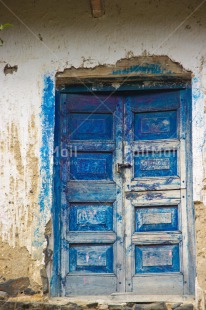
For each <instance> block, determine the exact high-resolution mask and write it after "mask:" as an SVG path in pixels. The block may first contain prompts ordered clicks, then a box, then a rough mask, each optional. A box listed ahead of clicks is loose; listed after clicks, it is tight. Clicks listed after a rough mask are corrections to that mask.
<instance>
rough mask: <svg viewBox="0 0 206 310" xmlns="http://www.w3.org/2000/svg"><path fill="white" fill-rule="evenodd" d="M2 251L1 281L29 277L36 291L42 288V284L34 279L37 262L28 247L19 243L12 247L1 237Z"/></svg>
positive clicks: (0, 246) (0, 259)
mask: <svg viewBox="0 0 206 310" xmlns="http://www.w3.org/2000/svg"><path fill="white" fill-rule="evenodd" d="M0 253H1V254H0V283H3V282H5V281H8V280H10V279H18V278H21V277H28V278H29V279H30V284H31V288H32V289H33V290H35V291H39V290H41V286H40V285H39V284H38V283H36V282H35V281H34V280H33V278H34V270H35V269H36V268H37V266H36V262H35V260H33V259H32V258H31V255H30V254H29V252H28V250H27V249H26V247H20V246H17V245H16V246H15V247H11V246H10V245H9V244H8V243H7V242H2V240H1V239H0Z"/></svg>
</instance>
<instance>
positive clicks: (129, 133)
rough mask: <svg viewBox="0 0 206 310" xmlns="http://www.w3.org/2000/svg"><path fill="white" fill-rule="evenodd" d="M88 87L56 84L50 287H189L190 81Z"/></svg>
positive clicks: (156, 290)
mask: <svg viewBox="0 0 206 310" xmlns="http://www.w3.org/2000/svg"><path fill="white" fill-rule="evenodd" d="M92 88H93V85H87V86H86V87H82V86H78V85H75V86H67V87H64V88H61V90H58V91H57V92H56V122H55V149H56V148H58V151H59V154H58V155H59V156H56V154H55V156H54V200H53V201H54V203H53V212H52V215H53V231H54V255H53V276H52V280H51V295H52V296H65V295H70V294H90V295H92V294H93V295H95V294H100V295H101V294H109V293H115V292H133V293H134V294H141V295H145V294H151V295H153V294H180V295H193V294H194V279H195V259H194V253H195V251H194V214H193V205H192V151H191V114H192V112H191V88H190V83H189V82H184V81H183V82H181V83H180V82H178V81H176V82H175V83H171V82H168V81H164V83H162V82H161V83H159V85H158V86H157V83H156V82H155V83H154V85H153V86H152V84H150V86H148V87H143V86H142V83H139V84H138V83H134V84H127V85H123V86H122V89H121V88H120V89H119V90H118V92H116V93H115V94H114V95H113V96H111V97H110V98H109V99H107V100H105V99H106V98H107V97H108V96H109V92H110V91H111V90H112V86H110V85H108V84H107V86H104V87H102V86H101V87H99V89H98V91H97V92H96V93H95V96H96V97H95V96H94V93H93V94H92V95H91V93H89V90H91V92H93V91H92ZM96 89H97V87H96ZM134 89H135V91H134ZM95 98H96V99H95ZM97 98H100V104H99V101H98V100H99V99H97ZM91 115H92V116H91ZM117 120H118V121H117ZM171 150H172V152H171ZM186 153H187V156H185V154H186ZM117 163H126V164H129V165H131V168H126V169H122V171H120V172H117V170H116V165H117ZM69 169H70V170H69ZM79 184H81V186H79ZM82 185H83V187H82ZM91 185H92V186H91ZM91 188H92V190H91ZM105 193H106V194H105ZM68 206H69V207H68ZM68 209H69V212H68ZM68 227H69V228H68ZM183 262H185V263H183ZM99 283H101V285H100V286H99ZM103 283H105V285H103ZM157 283H160V285H159V287H158V286H157ZM166 287H167V289H165V288H166ZM163 289H164V292H162V290H163ZM145 292H146V293H145Z"/></svg>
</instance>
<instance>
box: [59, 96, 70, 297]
mask: <svg viewBox="0 0 206 310" xmlns="http://www.w3.org/2000/svg"><path fill="white" fill-rule="evenodd" d="M65 99H66V98H65V95H62V96H61V109H60V120H61V121H60V128H61V141H60V145H59V146H58V147H59V156H60V163H61V164H60V166H61V175H60V177H61V220H60V225H61V240H62V242H61V295H62V296H64V295H65V280H66V265H67V264H68V263H69V255H68V252H69V247H68V244H67V242H66V234H67V226H66V225H65V224H64V223H66V222H67V217H68V212H69V210H68V201H67V197H66V189H67V182H68V175H69V174H68V171H69V169H70V161H69V152H68V145H69V144H68V142H69V130H68V114H67V111H66V105H65Z"/></svg>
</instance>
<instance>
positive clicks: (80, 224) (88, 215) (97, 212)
mask: <svg viewBox="0 0 206 310" xmlns="http://www.w3.org/2000/svg"><path fill="white" fill-rule="evenodd" d="M69 229H70V230H71V231H109V230H112V229H113V206H112V205H104V204H100V203H99V204H96V205H92V204H89V203H88V204H83V205H78V204H72V205H71V206H70V214H69Z"/></svg>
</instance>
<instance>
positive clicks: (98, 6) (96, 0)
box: [90, 0, 104, 17]
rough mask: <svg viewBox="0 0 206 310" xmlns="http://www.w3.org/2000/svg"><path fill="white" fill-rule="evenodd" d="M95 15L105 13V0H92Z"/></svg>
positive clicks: (98, 15)
mask: <svg viewBox="0 0 206 310" xmlns="http://www.w3.org/2000/svg"><path fill="white" fill-rule="evenodd" d="M90 3H91V10H92V16H93V17H101V16H102V15H104V4H103V0H90Z"/></svg>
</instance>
